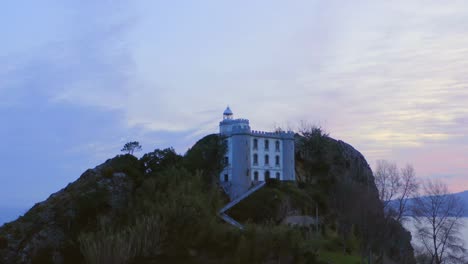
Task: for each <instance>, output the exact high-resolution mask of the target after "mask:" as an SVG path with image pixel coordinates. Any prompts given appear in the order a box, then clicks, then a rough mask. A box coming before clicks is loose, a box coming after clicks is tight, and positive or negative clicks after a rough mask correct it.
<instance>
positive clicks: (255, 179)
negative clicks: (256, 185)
mask: <svg viewBox="0 0 468 264" xmlns="http://www.w3.org/2000/svg"><path fill="white" fill-rule="evenodd" d="M254 181H258V171H256V172H254Z"/></svg>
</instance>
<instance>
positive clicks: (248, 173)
mask: <svg viewBox="0 0 468 264" xmlns="http://www.w3.org/2000/svg"><path fill="white" fill-rule="evenodd" d="M245 176H247V177H248V176H250V170H249V169H247V172H246V173H245Z"/></svg>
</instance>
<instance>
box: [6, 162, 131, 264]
mask: <svg viewBox="0 0 468 264" xmlns="http://www.w3.org/2000/svg"><path fill="white" fill-rule="evenodd" d="M132 189H133V180H132V178H131V177H129V176H127V175H126V174H125V173H124V172H121V171H115V169H114V168H113V160H109V161H107V162H106V163H104V164H102V165H100V166H98V167H96V168H94V169H90V170H87V171H86V172H85V173H83V174H82V175H81V177H80V178H79V179H78V180H77V181H75V182H73V183H71V184H69V185H68V186H67V187H65V188H64V189H62V190H60V191H58V192H57V193H54V194H52V195H51V196H50V197H49V198H48V199H47V200H46V201H43V202H41V203H38V204H36V205H34V207H32V208H31V209H30V210H29V211H28V212H27V213H26V214H25V215H24V216H22V217H20V218H19V219H18V220H16V221H14V222H11V223H7V224H5V225H4V226H3V227H1V228H0V263H49V262H50V260H51V259H52V260H53V263H80V262H81V261H82V260H81V256H80V254H79V246H78V244H77V242H76V239H77V236H78V235H79V233H80V232H82V231H86V230H93V229H94V228H95V227H96V226H97V225H98V223H97V220H98V217H99V216H103V215H108V216H110V217H111V216H112V214H116V213H118V212H120V211H122V210H123V209H125V206H126V205H127V202H128V199H129V198H130V194H131V191H132Z"/></svg>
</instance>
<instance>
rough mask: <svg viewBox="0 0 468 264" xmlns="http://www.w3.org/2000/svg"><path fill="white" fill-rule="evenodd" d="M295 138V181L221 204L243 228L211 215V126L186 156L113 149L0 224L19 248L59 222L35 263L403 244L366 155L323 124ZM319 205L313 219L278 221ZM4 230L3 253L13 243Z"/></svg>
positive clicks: (285, 254) (227, 256) (358, 255)
mask: <svg viewBox="0 0 468 264" xmlns="http://www.w3.org/2000/svg"><path fill="white" fill-rule="evenodd" d="M296 146H297V147H296V148H297V153H296V155H297V157H296V160H297V164H296V167H297V176H298V182H294V183H293V182H279V181H277V180H274V179H272V180H269V181H268V182H267V186H266V187H264V188H262V189H260V190H259V191H258V192H256V193H254V194H252V195H251V196H249V197H248V198H247V199H245V200H244V201H242V202H241V203H239V204H238V205H236V206H235V207H234V208H232V209H231V210H230V211H229V212H228V214H229V215H230V216H231V217H233V218H235V219H236V220H238V221H240V222H242V223H243V224H245V226H246V228H245V230H242V231H241V230H239V229H237V228H235V227H232V226H231V225H229V224H227V223H225V222H223V221H222V220H221V219H220V218H219V217H218V211H219V209H220V208H221V207H222V206H223V205H224V204H226V203H227V202H228V198H227V197H226V196H225V194H224V193H223V192H222V190H221V189H220V188H219V186H218V175H219V172H220V171H221V170H222V168H223V164H222V160H223V159H222V158H223V156H224V153H225V150H226V146H225V144H224V141H223V139H222V138H219V136H217V135H209V136H207V137H205V138H203V139H201V140H200V141H199V142H197V143H196V144H195V145H194V147H193V148H191V149H190V150H189V151H188V152H187V153H186V154H185V155H184V156H181V155H179V154H177V153H176V152H175V151H174V149H172V148H168V149H156V150H154V151H153V152H150V153H146V154H145V155H143V157H142V158H141V159H137V158H136V157H134V156H132V155H119V156H117V157H115V158H113V159H110V160H108V161H106V162H105V163H104V164H102V165H100V166H98V167H97V168H96V169H94V170H88V171H87V172H85V173H84V174H83V176H82V177H80V179H79V180H77V181H76V182H75V183H73V184H70V185H69V186H67V187H66V188H65V189H64V191H63V192H62V193H61V194H59V195H53V196H51V197H50V198H49V199H48V200H47V203H41V204H38V205H36V206H35V207H34V208H33V209H32V210H30V211H29V212H28V213H27V214H26V215H25V216H24V217H22V218H21V219H20V220H19V223H21V225H8V226H5V229H4V230H5V231H6V232H7V233H8V234H11V235H12V236H17V237H18V239H17V241H20V242H19V243H18V244H17V245H13V247H17V248H21V247H22V246H23V244H21V243H24V242H23V241H28V239H29V238H32V237H34V236H36V234H37V233H38V232H37V231H38V230H40V229H41V228H42V226H43V225H44V224H47V223H50V222H51V221H53V224H54V225H56V226H59V227H60V231H62V232H63V233H64V237H66V240H65V241H66V242H65V243H62V244H60V245H59V246H54V244H53V243H54V241H50V242H48V244H46V245H47V246H42V247H40V250H37V251H36V252H34V253H30V254H34V255H33V257H32V260H33V263H34V262H35V263H48V262H50V260H51V258H54V256H55V255H56V254H57V252H59V253H60V254H61V256H62V257H63V260H64V261H65V263H83V262H85V263H221V264H222V263H229V264H231V263H232V264H240V263H309V264H314V263H318V264H325V263H345V264H346V263H350V264H355V263H358V262H359V261H363V260H367V258H369V257H372V256H377V257H379V256H381V255H382V253H383V252H390V251H394V252H401V249H402V248H404V245H403V246H401V245H399V246H401V248H398V247H396V246H395V245H393V244H392V245H385V247H387V248H385V247H384V246H382V243H380V241H381V240H382V239H381V238H380V239H378V238H377V237H378V236H380V235H382V233H379V232H378V231H379V228H380V226H381V225H380V224H381V223H380V222H379V221H380V220H379V219H380V217H381V216H380V213H381V210H380V209H381V207H379V201H378V197H374V196H373V195H374V193H373V190H374V189H375V186H374V189H373V188H371V187H369V181H373V179H372V178H370V179H369V177H372V173H371V172H370V170H366V168H367V167H366V166H367V163H366V162H365V160H364V159H363V158H361V156H359V155H356V154H355V152H353V151H354V149H352V148H351V150H350V148H349V147H348V146H347V145H343V144H342V143H340V142H337V141H335V140H333V139H331V138H329V137H328V135H327V134H325V133H323V131H322V130H320V129H315V130H313V131H310V133H309V132H307V133H303V134H302V135H298V137H297V138H296ZM346 151H348V153H346ZM349 153H351V154H349ZM369 175H370V176H369ZM362 204H365V205H366V206H361V205H362ZM316 214H318V216H319V220H320V221H318V222H317V221H316V222H315V223H314V224H311V225H302V226H290V225H286V224H284V221H285V219H286V218H287V217H288V216H309V218H310V216H316ZM1 231H2V230H0V256H1V253H2V252H1V250H2V248H6V247H9V246H10V244H9V241H8V240H6V239H5V238H4V237H5V236H4V234H5V233H2V232H1ZM392 233H393V234H400V233H401V230H400V229H398V226H395V227H394V229H393V230H392ZM398 236H399V238H401V237H403V236H400V235H398ZM36 237H37V236H36ZM52 239H53V238H52ZM404 239H407V238H406V237H404ZM395 240H397V239H395ZM33 241H34V240H33ZM407 242H408V243H409V241H407ZM404 243H406V242H401V243H400V244H404ZM389 255H390V254H387V256H389ZM406 263H408V264H411V263H412V262H411V261H408V262H406Z"/></svg>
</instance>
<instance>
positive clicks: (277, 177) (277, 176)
mask: <svg viewBox="0 0 468 264" xmlns="http://www.w3.org/2000/svg"><path fill="white" fill-rule="evenodd" d="M276 179H277V180H279V179H280V173H279V172H277V173H276Z"/></svg>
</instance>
